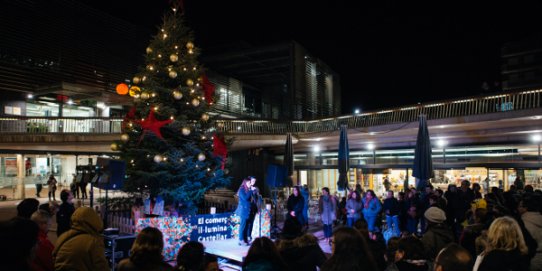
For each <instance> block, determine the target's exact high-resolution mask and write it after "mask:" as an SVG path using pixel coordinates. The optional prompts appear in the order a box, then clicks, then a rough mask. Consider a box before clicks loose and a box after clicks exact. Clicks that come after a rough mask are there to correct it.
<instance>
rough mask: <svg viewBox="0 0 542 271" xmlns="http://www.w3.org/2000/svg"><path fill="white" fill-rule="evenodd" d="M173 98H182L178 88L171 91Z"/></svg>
mask: <svg viewBox="0 0 542 271" xmlns="http://www.w3.org/2000/svg"><path fill="white" fill-rule="evenodd" d="M173 98H175V100H180V99H182V98H183V93H182V92H180V91H178V90H175V91H173Z"/></svg>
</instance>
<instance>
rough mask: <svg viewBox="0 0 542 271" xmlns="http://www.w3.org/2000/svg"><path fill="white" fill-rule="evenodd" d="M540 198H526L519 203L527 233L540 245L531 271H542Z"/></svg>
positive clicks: (533, 259)
mask: <svg viewBox="0 0 542 271" xmlns="http://www.w3.org/2000/svg"><path fill="white" fill-rule="evenodd" d="M539 207H540V197H526V198H524V199H523V200H522V201H520V202H519V205H518V212H519V214H520V215H521V220H522V221H523V224H524V225H525V228H526V229H527V231H528V232H529V233H530V234H531V236H532V237H533V239H534V240H535V241H536V243H537V244H538V247H537V249H536V253H535V255H534V257H533V258H532V259H531V269H530V270H531V271H534V270H542V215H541V214H540V212H539Z"/></svg>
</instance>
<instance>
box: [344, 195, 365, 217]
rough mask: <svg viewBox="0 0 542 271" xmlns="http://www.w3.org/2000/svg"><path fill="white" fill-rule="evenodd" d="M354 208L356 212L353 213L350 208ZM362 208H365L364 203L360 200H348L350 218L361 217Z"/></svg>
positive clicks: (347, 213) (347, 206)
mask: <svg viewBox="0 0 542 271" xmlns="http://www.w3.org/2000/svg"><path fill="white" fill-rule="evenodd" d="M352 209H354V213H352V212H351V211H350V210H352ZM361 209H363V203H362V202H361V200H360V201H357V200H355V199H349V200H348V201H347V202H346V217H348V218H354V219H356V220H357V219H359V217H360V215H361Z"/></svg>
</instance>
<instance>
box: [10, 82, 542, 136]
mask: <svg viewBox="0 0 542 271" xmlns="http://www.w3.org/2000/svg"><path fill="white" fill-rule="evenodd" d="M536 108H542V90H541V89H539V90H529V91H522V92H514V93H499V94H496V95H486V96H476V97H470V98H465V99H461V100H447V101H441V102H433V103H427V104H419V105H412V106H404V107H400V108H392V109H387V110H380V111H373V112H365V113H361V114H354V115H345V116H339V117H333V118H326V119H318V120H311V121H275V120H241V119H233V120H232V119H227V120H226V119H223V120H217V125H216V129H217V130H218V131H220V132H224V133H226V134H285V133H288V132H289V133H295V134H299V133H317V132H330V131H337V130H339V127H340V125H341V124H346V125H348V127H349V128H362V127H370V126H377V125H386V124H396V123H405V122H414V121H417V120H418V116H419V115H420V114H425V115H427V119H429V120H432V119H445V118H454V117H464V116H471V115H482V114H489V113H499V112H500V113H502V112H509V111H519V110H527V109H536ZM121 124H122V118H75V117H73V118H54V117H4V118H0V132H1V133H10V134H13V133H30V134H50V133H88V134H111V133H120V132H121Z"/></svg>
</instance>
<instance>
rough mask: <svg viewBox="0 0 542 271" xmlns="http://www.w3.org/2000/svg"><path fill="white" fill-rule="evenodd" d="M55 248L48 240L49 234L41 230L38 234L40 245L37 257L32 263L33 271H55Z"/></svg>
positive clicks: (37, 249)
mask: <svg viewBox="0 0 542 271" xmlns="http://www.w3.org/2000/svg"><path fill="white" fill-rule="evenodd" d="M54 248H55V247H54V246H53V244H52V243H51V241H49V239H47V234H46V233H45V232H43V231H41V230H40V232H39V234H38V245H37V247H36V255H35V256H34V260H33V261H32V270H33V271H53V270H54V268H53V257H52V256H51V254H52V253H53V249H54Z"/></svg>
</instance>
